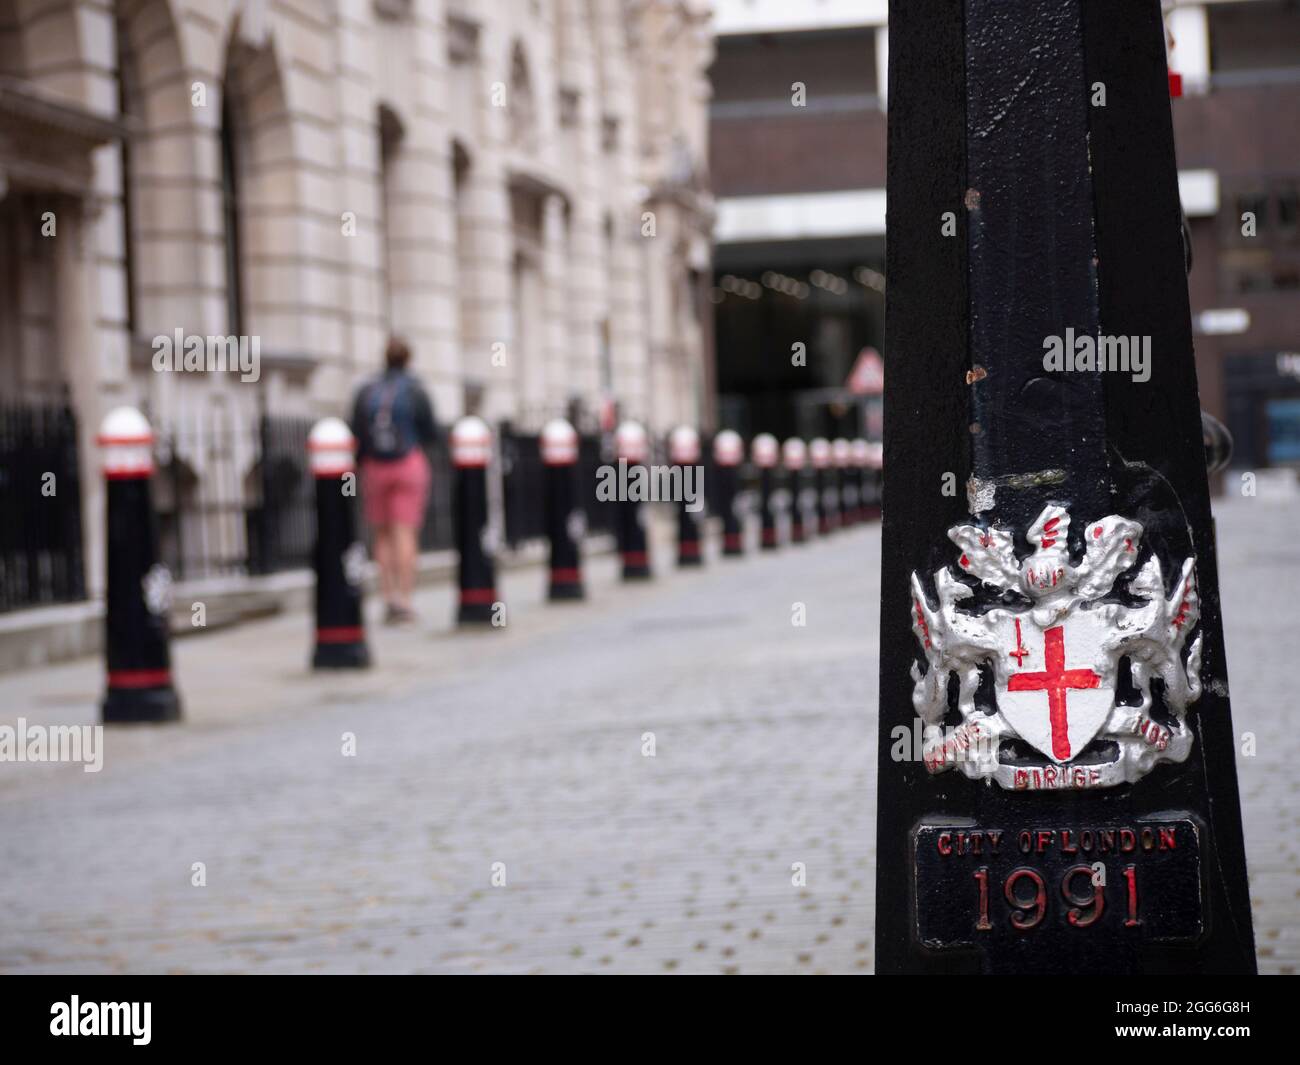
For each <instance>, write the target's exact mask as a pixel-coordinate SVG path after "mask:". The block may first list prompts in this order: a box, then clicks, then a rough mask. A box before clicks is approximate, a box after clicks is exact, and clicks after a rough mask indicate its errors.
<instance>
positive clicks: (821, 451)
mask: <svg viewBox="0 0 1300 1065" xmlns="http://www.w3.org/2000/svg"><path fill="white" fill-rule="evenodd" d="M808 458H809V459H810V460H811V462H812V468H813V487H814V488H815V490H816V492H817V532H818V533H820V534H821V535H822V536H826V535H827V534H828V533H830V532H832V531H834V529H835V527H836V526H837V525H838V524H839V498H840V497H839V493H838V492H837V491H836V490H835V471H834V470H833V469H832V457H831V444H830V441H829V440H827V439H825V438H824V437H820V436H819V437H817V438H816V439H815V440H813V441H812V443H810V444H809V445H808Z"/></svg>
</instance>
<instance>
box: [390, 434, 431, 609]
mask: <svg viewBox="0 0 1300 1065" xmlns="http://www.w3.org/2000/svg"><path fill="white" fill-rule="evenodd" d="M429 480H430V475H429V463H428V460H427V459H426V458H425V457H424V453H423V452H422V451H420V450H418V449H417V450H414V451H412V452H411V453H410V454H409V455H407V456H406V458H404V459H403V460H402V463H401V467H400V475H399V477H398V478H397V482H396V484H395V486H394V491H393V514H392V518H393V524H392V539H391V541H390V544H391V550H392V553H393V573H394V583H395V585H396V589H395V593H394V594H395V595H396V596H397V599H396V602H397V604H398V607H399V609H401V610H403V611H405V612H406V613H407V614H408V615H409V613H410V610H411V592H412V590H413V589H414V587H415V566H416V562H417V561H418V559H419V554H420V526H421V525H423V523H424V505H425V503H426V501H427V500H428V495H429Z"/></svg>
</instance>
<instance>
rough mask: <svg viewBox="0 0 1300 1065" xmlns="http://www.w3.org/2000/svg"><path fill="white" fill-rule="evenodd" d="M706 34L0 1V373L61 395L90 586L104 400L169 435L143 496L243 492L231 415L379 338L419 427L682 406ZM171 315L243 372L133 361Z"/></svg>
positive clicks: (416, 5)
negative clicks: (388, 345)
mask: <svg viewBox="0 0 1300 1065" xmlns="http://www.w3.org/2000/svg"><path fill="white" fill-rule="evenodd" d="M710 50H711V40H710V35H709V32H708V21H707V16H706V14H705V13H703V12H702V11H700V10H697V6H696V3H695V2H694V0H637V2H624V0H329V2H320V0H117V2H113V0H0V392H2V394H3V404H5V405H7V407H8V408H9V409H10V413H12V408H14V407H15V406H21V405H23V404H34V403H38V402H54V403H59V402H62V401H63V397H65V396H66V397H68V399H69V400H70V404H71V407H72V409H73V410H74V411H75V414H76V416H77V421H78V424H79V442H80V459H79V464H80V473H81V491H82V494H83V497H84V506H83V507H82V525H83V527H84V530H85V541H86V547H87V558H86V565H85V573H86V578H87V581H88V583H89V586H90V590H91V591H92V592H93V591H94V589H95V587H96V586H97V583H98V580H99V576H100V574H101V573H102V560H101V558H100V553H101V550H102V548H101V546H100V541H101V537H100V528H101V525H102V516H101V507H102V500H101V493H100V488H99V477H98V475H97V472H96V457H95V454H94V449H93V447H92V446H91V441H92V439H93V435H94V432H95V430H96V428H97V426H98V424H99V421H100V419H101V418H102V415H103V413H104V412H105V411H106V410H107V409H109V408H110V407H112V406H115V405H118V404H122V403H132V404H138V405H140V406H142V407H143V408H144V409H145V410H146V411H147V412H148V413H149V415H150V416H151V418H152V419H153V421H154V423H155V427H156V428H158V429H160V430H163V431H164V432H170V433H173V434H174V435H172V436H171V437H170V438H169V439H170V441H171V443H170V447H171V455H170V458H171V459H172V460H174V461H173V462H172V465H173V466H174V467H176V468H178V469H180V470H181V471H182V475H178V476H177V477H176V478H174V479H172V478H167V479H163V483H161V484H160V485H159V486H158V495H159V497H160V500H161V501H160V506H161V507H163V508H164V509H165V508H167V507H168V506H171V507H174V508H175V507H179V506H180V504H181V500H180V499H179V498H173V497H179V496H181V495H188V496H193V497H194V498H196V499H199V498H206V497H207V496H209V495H210V494H211V490H212V488H213V485H215V484H217V483H218V482H220V483H221V484H223V485H225V486H226V488H228V489H231V490H233V491H236V492H238V491H239V490H240V489H241V488H243V487H246V486H247V485H249V484H251V483H252V482H254V481H258V480H259V476H258V469H259V467H260V465H261V463H262V456H261V455H260V453H259V450H258V444H257V441H256V439H255V435H256V426H257V424H258V422H259V419H261V418H262V416H272V417H275V418H295V417H296V418H297V419H299V420H300V421H306V420H307V419H310V418H314V417H318V416H320V415H322V414H326V413H341V412H344V411H345V410H346V409H347V407H348V403H349V398H350V393H351V391H352V389H353V388H354V387H355V385H356V384H357V383H358V381H359V380H360V379H361V378H362V377H363V376H365V375H367V374H369V373H372V372H374V371H375V370H376V369H377V368H378V365H379V361H380V358H381V352H382V347H383V341H384V338H385V336H386V334H388V333H389V332H390V331H395V332H397V333H399V334H402V335H404V336H405V337H406V338H407V339H408V340H409V341H410V342H411V345H412V347H413V350H414V369H415V370H416V372H417V373H418V374H419V376H420V377H421V378H422V379H423V380H424V382H425V383H426V385H427V386H428V388H429V390H430V392H431V394H432V396H433V398H434V401H435V405H436V408H437V412H438V415H439V417H440V418H441V419H442V420H443V421H444V422H445V421H449V420H450V419H452V418H454V417H456V416H458V415H460V414H461V413H463V412H464V411H466V410H468V409H471V408H473V409H476V410H477V411H478V412H479V413H481V414H483V415H484V416H486V417H488V418H489V419H492V420H500V419H510V420H512V421H514V422H516V423H524V424H535V423H537V422H539V421H540V420H541V419H542V418H544V417H546V416H550V415H553V414H559V413H564V412H571V413H574V414H576V415H577V416H579V417H585V416H590V415H594V414H595V413H596V412H598V411H600V410H601V409H602V408H603V407H607V406H608V405H609V404H610V403H611V401H615V402H617V403H618V404H619V405H620V407H621V409H622V410H623V411H625V412H626V413H627V414H628V415H630V416H634V417H638V418H641V419H643V420H645V421H646V422H647V423H648V424H649V425H650V426H651V427H652V428H653V429H655V430H666V429H667V428H668V427H669V426H671V425H673V424H675V423H677V422H680V421H690V422H701V421H704V420H707V418H708V415H709V411H710V405H711V370H710V354H709V351H710V347H709V345H710V339H709V333H710V330H709V325H710V323H709V316H708V314H707V313H706V311H705V308H706V307H707V303H706V297H707V290H708V284H709V279H710V264H709V255H710V245H709V232H710V227H711V224H712V209H711V204H710V196H709V193H708V185H707V178H706V176H705V174H706V159H705V152H706V147H705V145H706V135H707V117H706V110H705V99H706V92H707V87H706V82H705V72H706V69H707V66H708V62H709V56H710ZM178 330H179V331H180V334H181V335H182V336H183V337H189V336H201V337H209V336H217V337H242V338H245V339H246V340H248V339H250V338H253V339H255V340H256V346H257V350H258V351H259V354H260V364H259V367H258V372H257V374H256V381H252V380H249V379H245V377H247V376H250V375H243V376H241V375H239V374H235V373H231V372H223V371H220V370H215V371H214V370H213V369H212V368H211V365H209V367H208V369H207V370H206V372H202V371H198V372H171V371H163V372H159V371H158V370H157V367H156V365H155V357H156V355H157V353H158V350H159V349H158V344H159V342H160V341H159V338H170V337H172V336H173V335H174V334H176V332H177V331H178ZM218 430H220V433H218ZM218 437H219V438H220V439H221V441H222V443H221V445H220V446H214V444H213V441H214V440H216V439H218ZM8 484H9V489H8V490H9V491H10V493H11V495H14V499H10V498H9V497H8V496H6V499H5V502H6V505H13V506H17V505H19V502H20V501H21V502H23V503H24V505H27V504H30V503H31V500H30V499H29V498H28V496H30V494H31V493H30V492H29V491H28V489H27V488H26V487H23V486H19V487H18V488H15V487H14V482H13V481H12V480H11V481H10V482H8ZM0 490H3V486H0ZM224 490H225V489H223V491H224ZM15 493H16V494H15ZM20 496H21V500H20V499H19V497H20ZM242 505H243V504H242V503H241V502H239V501H236V502H235V503H233V504H232V511H233V513H232V514H230V515H228V517H229V519H230V520H229V521H227V522H225V524H224V526H221V527H220V528H218V529H216V532H219V533H220V535H221V536H222V537H223V538H224V539H227V540H229V545H228V551H229V553H230V556H231V557H230V561H231V562H233V563H234V565H235V567H236V568H238V567H239V566H240V565H241V564H242V562H241V560H246V559H247V556H248V550H249V548H248V545H247V544H246V543H245V542H244V528H243V523H244V519H245V515H243V514H241V513H240V508H241V507H242ZM46 512H47V511H38V510H37V508H33V507H31V506H28V517H29V518H30V520H31V521H33V522H35V521H37V520H38V518H39V515H40V514H41V513H46ZM210 517H211V516H210ZM212 520H214V521H217V522H218V523H220V520H221V519H220V518H219V517H217V518H213V519H212ZM208 531H209V530H208V529H207V527H206V526H205V528H204V532H205V534H206V533H207V532H208ZM42 535H45V534H42ZM214 535H215V533H214ZM21 546H22V545H19V547H21ZM40 547H41V545H40V544H37V548H40ZM6 550H7V551H8V552H9V554H5V557H6V558H10V554H12V551H13V550H16V549H15V548H14V545H12V544H10V545H6ZM0 554H4V552H0ZM29 561H30V559H29ZM44 564H45V563H39V565H44ZM4 565H7V566H9V568H10V570H12V569H13V566H14V563H13V561H12V559H11V558H10V560H9V561H8V562H6V563H4ZM37 568H39V566H38V567H37ZM11 575H12V574H7V575H6V580H8V576H11ZM25 587H26V586H25ZM28 591H29V592H33V593H35V592H39V589H35V590H33V589H31V588H28ZM24 594H26V593H22V594H19V595H18V600H19V603H18V605H22V604H21V600H22V599H23V595H24ZM60 597H62V598H67V597H68V596H67V595H63V596H58V595H56V596H55V598H60ZM28 598H29V599H31V600H32V601H39V600H40V599H41V598H47V597H44V596H42V595H40V594H32V595H29V596H28ZM9 605H10V606H12V605H14V604H13V603H12V602H11V603H10V604H9ZM0 609H3V604H0Z"/></svg>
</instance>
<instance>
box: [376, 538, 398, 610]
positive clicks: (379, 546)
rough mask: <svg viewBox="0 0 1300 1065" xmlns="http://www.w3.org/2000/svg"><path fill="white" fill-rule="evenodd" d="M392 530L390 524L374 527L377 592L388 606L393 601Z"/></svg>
mask: <svg viewBox="0 0 1300 1065" xmlns="http://www.w3.org/2000/svg"><path fill="white" fill-rule="evenodd" d="M392 532H393V526H391V525H386V524H385V525H376V526H375V527H374V535H375V545H374V550H375V564H376V565H377V566H378V567H379V594H380V595H381V596H382V597H383V600H384V603H385V604H386V605H388V606H392V604H393V601H394V600H393V549H392V543H393V540H392Z"/></svg>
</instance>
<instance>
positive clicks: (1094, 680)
mask: <svg viewBox="0 0 1300 1065" xmlns="http://www.w3.org/2000/svg"><path fill="white" fill-rule="evenodd" d="M1006 629H1007V630H1008V633H1007V638H1006V640H1005V641H1004V642H1005V643H1006V644H1007V647H1006V649H1005V651H1004V654H1005V655H1006V658H1005V659H1004V661H1005V662H1006V666H1007V671H1008V672H1007V683H1006V687H1005V688H1002V687H999V691H998V709H999V710H1000V711H1001V712H1002V716H1003V717H1004V718H1005V719H1006V720H1007V722H1008V723H1009V724H1010V725H1011V727H1012V728H1014V729H1015V730H1016V732H1017V733H1018V734H1019V735H1020V737H1021V738H1022V739H1023V740H1024V741H1025V742H1026V743H1029V744H1032V745H1033V746H1034V747H1035V748H1036V749H1038V750H1039V751H1041V752H1042V753H1043V754H1045V755H1047V757H1049V758H1050V759H1052V761H1054V762H1057V763H1063V762H1069V761H1072V760H1073V759H1075V758H1077V757H1078V756H1079V754H1080V753H1081V752H1082V751H1083V749H1084V748H1085V747H1087V746H1088V744H1089V743H1091V742H1092V739H1093V737H1094V736H1096V735H1097V732H1098V730H1099V729H1100V728H1101V726H1102V725H1103V724H1104V723H1105V721H1106V718H1107V716H1108V715H1109V714H1110V709H1111V706H1112V704H1113V701H1114V693H1113V691H1112V689H1111V688H1110V687H1109V686H1107V685H1106V684H1105V683H1104V682H1103V680H1102V674H1101V672H1100V670H1099V669H1098V666H1099V664H1100V660H1101V658H1102V656H1101V655H1100V653H1099V651H1100V648H1101V646H1102V640H1103V639H1104V637H1105V635H1106V631H1107V630H1106V626H1105V624H1104V623H1103V622H1102V620H1101V618H1100V617H1098V616H1096V615H1094V614H1091V613H1088V612H1072V613H1071V614H1068V615H1067V616H1066V617H1065V618H1063V619H1061V620H1060V621H1058V622H1056V623H1054V624H1053V625H1052V626H1050V627H1049V628H1047V629H1041V628H1039V627H1038V626H1037V625H1035V624H1034V622H1033V621H1032V620H1031V616H1030V615H1029V614H1022V615H1020V616H1018V617H1015V618H1012V619H1011V624H1009V625H1007V626H1006Z"/></svg>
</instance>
